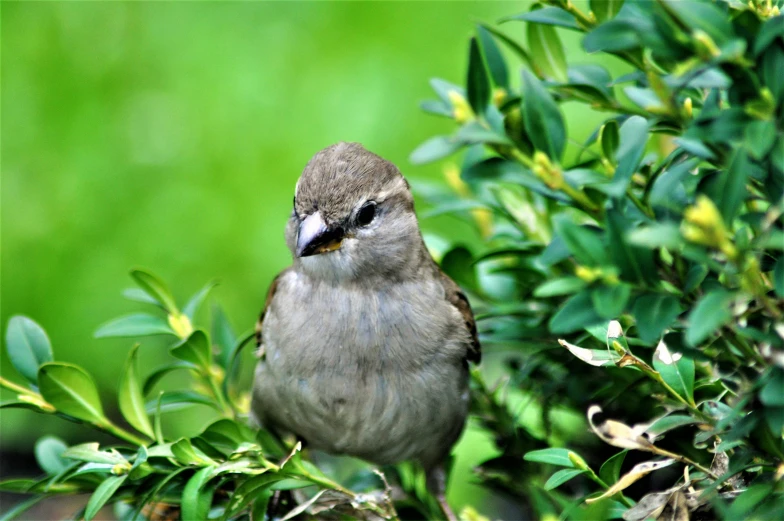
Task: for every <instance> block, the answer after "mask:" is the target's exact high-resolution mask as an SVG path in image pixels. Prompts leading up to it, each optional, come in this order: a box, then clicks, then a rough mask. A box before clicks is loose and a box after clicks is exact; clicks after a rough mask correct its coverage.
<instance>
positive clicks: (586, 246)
mask: <svg viewBox="0 0 784 521" xmlns="http://www.w3.org/2000/svg"><path fill="white" fill-rule="evenodd" d="M553 227H554V228H555V232H556V233H557V234H558V237H560V238H561V239H563V241H564V242H565V243H566V246H567V248H569V252H570V253H571V254H572V255H573V256H574V258H575V259H577V261H578V262H579V263H581V264H586V265H589V266H602V265H606V264H608V263H609V261H608V259H607V249H606V248H605V247H604V244H603V242H602V236H601V234H600V232H599V230H597V229H596V228H591V227H588V226H580V225H578V224H575V223H574V222H573V221H572V220H571V219H570V218H569V216H568V215H566V214H558V215H556V217H555V218H553Z"/></svg>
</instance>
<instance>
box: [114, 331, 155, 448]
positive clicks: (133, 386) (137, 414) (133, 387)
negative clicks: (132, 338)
mask: <svg viewBox="0 0 784 521" xmlns="http://www.w3.org/2000/svg"><path fill="white" fill-rule="evenodd" d="M138 352H139V346H138V344H137V345H135V346H133V348H131V352H130V353H129V355H128V361H127V362H126V363H125V371H123V374H122V376H121V377H120V391H119V397H118V401H119V405H120V412H121V413H122V415H123V417H125V419H126V420H127V421H128V423H130V424H131V425H132V426H133V428H134V429H136V430H138V431H139V432H141V433H143V434H146V435H147V436H149V437H150V438H152V437H153V432H152V424H151V423H150V417H149V416H147V411H146V410H145V409H144V396H143V395H142V389H141V385H140V383H139V374H138V368H137V365H138V364H137V362H136V356H137V354H138Z"/></svg>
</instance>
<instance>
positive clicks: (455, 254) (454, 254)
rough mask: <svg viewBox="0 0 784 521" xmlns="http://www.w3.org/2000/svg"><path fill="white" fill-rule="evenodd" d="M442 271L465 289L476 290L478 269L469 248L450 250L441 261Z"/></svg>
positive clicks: (461, 247)
mask: <svg viewBox="0 0 784 521" xmlns="http://www.w3.org/2000/svg"><path fill="white" fill-rule="evenodd" d="M441 269H443V270H444V272H445V273H446V274H447V275H449V276H450V277H451V278H452V279H453V280H454V281H455V282H457V283H458V284H459V285H460V286H462V287H463V288H466V289H470V290H474V289H476V287H477V280H476V269H475V268H474V263H473V256H472V255H471V252H470V251H469V250H468V249H467V248H465V247H463V246H457V247H456V248H452V249H451V250H449V251H448V252H447V253H446V255H444V258H443V259H441Z"/></svg>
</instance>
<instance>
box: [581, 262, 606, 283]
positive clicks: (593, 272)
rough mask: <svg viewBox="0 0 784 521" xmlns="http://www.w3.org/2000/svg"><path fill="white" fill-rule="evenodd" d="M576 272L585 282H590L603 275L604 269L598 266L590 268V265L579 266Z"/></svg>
mask: <svg viewBox="0 0 784 521" xmlns="http://www.w3.org/2000/svg"><path fill="white" fill-rule="evenodd" d="M574 274H575V275H576V276H577V277H579V278H581V279H582V280H584V281H585V282H589V283H590V282H593V281H595V280H596V279H598V278H599V277H600V276H601V275H602V270H600V269H597V268H589V267H588V266H577V267H576V268H575V269H574Z"/></svg>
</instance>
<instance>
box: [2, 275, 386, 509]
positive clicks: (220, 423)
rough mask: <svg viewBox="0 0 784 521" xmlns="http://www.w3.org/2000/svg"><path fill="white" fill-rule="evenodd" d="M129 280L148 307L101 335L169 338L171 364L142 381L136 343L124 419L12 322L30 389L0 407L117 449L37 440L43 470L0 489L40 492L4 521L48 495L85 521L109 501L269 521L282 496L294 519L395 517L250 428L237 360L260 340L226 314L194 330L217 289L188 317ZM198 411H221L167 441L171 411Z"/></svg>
mask: <svg viewBox="0 0 784 521" xmlns="http://www.w3.org/2000/svg"><path fill="white" fill-rule="evenodd" d="M131 276H132V278H133V279H134V281H135V282H136V284H137V285H138V288H133V289H129V290H126V291H125V292H124V295H125V296H126V297H127V298H129V299H131V300H134V301H138V302H142V303H144V304H146V305H148V306H149V307H150V309H151V311H150V312H144V313H135V314H131V315H126V316H122V317H119V318H117V319H115V320H112V321H110V322H108V323H106V324H104V325H103V326H101V327H100V328H99V329H98V330H97V331H96V333H95V335H96V336H97V337H101V338H103V337H141V338H144V337H150V336H163V337H165V338H167V339H168V340H169V348H168V350H169V353H170V354H171V356H172V358H173V359H174V361H173V362H171V363H168V364H166V365H163V366H161V367H158V368H156V369H155V370H153V371H152V372H151V373H149V374H148V375H147V376H146V377H144V378H142V373H141V372H140V371H139V368H138V363H137V357H138V354H139V345H138V344H136V345H134V346H133V347H132V348H131V350H130V352H129V354H128V358H127V362H126V365H125V369H124V371H123V373H122V375H121V377H120V379H119V386H118V392H117V395H118V400H117V402H118V403H117V409H119V412H120V413H121V415H122V420H124V422H121V421H117V420H114V419H111V418H110V417H109V415H108V414H107V413H106V409H105V408H104V405H103V404H102V402H101V399H100V396H99V393H98V389H97V388H96V385H95V382H94V380H93V378H92V377H91V376H90V375H89V374H88V373H87V372H86V371H85V370H84V369H83V368H81V367H78V366H76V365H73V364H69V363H64V362H59V361H56V360H55V359H54V356H53V350H52V346H51V343H50V341H49V338H48V336H47V335H46V333H45V331H44V330H43V328H41V326H39V325H38V324H37V323H35V322H34V321H33V320H31V319H29V318H27V317H24V316H14V317H12V318H11V319H10V320H9V323H8V327H7V330H6V348H7V350H8V354H9V356H10V359H11V363H12V364H13V366H14V367H15V368H16V369H17V371H18V372H19V373H20V374H21V375H22V376H23V377H24V378H25V379H26V382H25V385H20V384H17V383H15V382H12V381H10V380H8V379H6V378H2V377H0V385H2V386H3V387H5V388H6V389H9V390H11V391H13V393H14V394H15V395H16V398H15V399H14V400H11V401H8V402H5V403H3V404H2V408H10V407H16V408H20V407H21V408H25V409H29V410H32V411H35V412H38V413H42V414H53V415H56V416H59V417H62V418H63V419H66V420H69V421H73V422H77V423H82V424H85V425H86V426H89V427H91V428H93V429H94V430H96V431H102V432H103V433H106V434H109V435H111V436H112V437H113V438H114V439H116V440H117V442H116V443H110V444H108V445H104V446H101V445H99V443H98V442H90V443H83V444H79V445H74V446H70V447H69V446H67V445H66V443H65V442H63V441H62V440H60V439H58V438H56V437H53V436H44V437H42V438H40V439H39V440H38V442H37V443H36V446H35V456H36V459H37V461H38V464H39V466H40V467H41V469H42V470H43V471H44V473H45V474H44V476H43V477H40V478H37V479H13V480H9V481H4V482H0V490H3V491H7V492H15V493H25V494H30V495H31V496H32V497H31V498H30V499H29V500H28V501H25V502H23V503H22V504H20V505H19V506H18V507H16V508H14V509H12V510H11V511H9V512H7V513H6V514H5V516H4V517H3V519H4V520H5V519H11V518H14V517H17V516H21V515H23V512H24V510H25V509H27V508H29V507H31V506H33V505H34V504H35V503H37V502H38V501H41V500H43V499H46V498H49V497H53V496H57V495H62V494H79V493H81V494H84V493H87V494H90V498H89V500H88V501H87V504H86V505H85V506H84V508H83V509H82V510H81V511H79V512H77V513H76V515H75V518H76V519H81V518H84V519H85V520H87V521H89V520H90V519H93V518H94V517H95V516H96V514H97V513H98V511H99V510H100V509H101V508H102V507H104V506H105V505H107V504H113V505H114V507H115V514H116V516H117V517H118V519H121V520H124V521H130V520H136V519H160V518H165V517H166V516H167V515H170V514H171V515H175V514H176V515H179V516H180V518H181V519H188V520H194V521H198V520H206V519H222V520H234V519H249V518H250V517H251V516H252V518H253V519H263V518H264V516H265V514H266V512H267V508H268V506H269V505H270V501H271V500H273V498H274V501H273V503H275V505H274V508H275V509H276V510H275V515H280V516H283V517H284V518H286V519H288V518H291V517H294V516H296V515H298V514H299V513H302V512H304V511H305V510H306V509H308V511H310V512H324V513H327V514H331V515H335V516H341V515H352V516H353V517H355V518H360V519H361V518H364V517H368V516H371V515H372V516H375V517H374V519H385V518H392V517H394V516H395V507H394V506H393V505H392V503H391V501H390V499H389V497H388V496H387V494H386V492H384V493H383V494H382V495H380V496H378V497H373V498H369V499H367V498H366V499H362V498H361V497H360V494H358V493H357V492H354V491H353V490H349V489H348V488H345V487H343V486H342V485H340V484H338V483H336V482H334V481H333V480H331V479H330V478H328V477H327V476H326V475H325V474H324V473H322V472H321V471H320V470H319V469H318V468H317V467H316V466H314V465H313V464H312V463H310V462H309V461H307V459H305V458H303V457H302V454H301V448H302V447H301V444H299V443H294V442H292V443H289V444H287V443H285V442H284V441H283V440H280V439H279V438H278V437H276V436H275V435H273V434H271V433H270V432H268V431H266V430H263V429H262V430H258V429H255V428H253V427H250V426H249V424H248V418H247V415H248V406H249V403H250V400H249V391H248V389H242V388H240V386H239V385H238V380H239V372H238V371H237V365H238V363H237V362H238V360H239V358H240V354H241V351H242V349H243V347H244V346H246V345H247V344H248V343H249V340H250V339H251V338H252V337H253V333H252V332H249V333H247V334H244V335H241V336H237V335H236V334H235V332H234V330H233V328H232V327H231V324H230V323H229V322H228V320H227V319H226V316H225V314H224V313H223V311H222V310H221V309H220V307H218V306H216V307H214V309H213V312H212V320H211V327H210V328H209V330H207V329H205V328H202V327H198V326H196V325H194V324H195V321H196V314H197V311H198V310H199V308H200V307H201V306H202V304H203V303H204V302H205V301H206V300H207V298H208V296H209V293H210V291H211V290H212V288H213V287H214V286H215V284H214V283H210V284H207V285H206V286H205V287H204V288H203V289H202V290H200V291H199V292H197V293H196V294H195V295H194V296H193V297H192V298H191V299H190V300H189V301H188V302H187V303H186V304H185V306H184V307H182V309H180V308H179V307H178V306H177V303H176V302H175V299H174V298H173V297H172V294H171V292H170V290H169V288H168V286H167V285H166V284H165V283H164V282H163V281H162V280H161V279H160V278H158V277H157V276H155V275H153V274H151V273H149V272H147V271H144V270H133V271H132V272H131ZM175 371H179V372H185V373H187V374H188V375H190V379H191V383H190V384H189V385H188V386H187V388H186V389H182V390H173V391H160V392H158V393H157V394H156V393H155V392H154V390H155V389H156V387H157V384H158V383H159V382H161V380H162V379H164V378H166V377H167V376H168V375H170V374H172V373H174V372H175ZM193 405H201V406H204V407H206V408H208V410H211V411H212V412H211V414H209V415H208V417H211V418H212V420H210V422H209V424H208V425H207V426H206V427H205V428H204V429H203V430H201V432H198V433H194V435H192V436H188V437H179V438H173V437H172V436H170V435H168V434H167V432H165V430H164V429H163V427H162V423H163V422H162V415H164V414H165V413H166V412H168V411H172V410H177V409H181V408H183V407H189V406H193ZM124 424H127V427H126V426H125V425H124ZM382 477H383V476H382ZM365 481H366V483H360V484H359V489H360V491H362V490H364V489H365V488H367V487H368V486H376V488H381V489H382V490H384V487H383V479H380V478H379V477H377V476H370V478H366V479H365ZM379 485H381V486H379ZM314 490H315V491H317V492H314Z"/></svg>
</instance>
